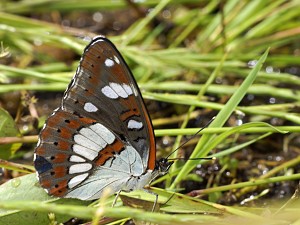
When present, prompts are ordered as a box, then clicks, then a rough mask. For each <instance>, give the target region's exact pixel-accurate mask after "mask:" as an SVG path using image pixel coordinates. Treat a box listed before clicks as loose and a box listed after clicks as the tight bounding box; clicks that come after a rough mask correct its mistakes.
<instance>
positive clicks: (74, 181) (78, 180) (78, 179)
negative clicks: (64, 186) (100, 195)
mask: <svg viewBox="0 0 300 225" xmlns="http://www.w3.org/2000/svg"><path fill="white" fill-rule="evenodd" d="M88 175H89V174H88V173H84V174H80V175H78V176H75V177H73V178H72V179H71V180H70V181H69V183H68V187H69V188H73V187H75V186H76V185H77V184H80V183H81V182H82V181H83V180H84V179H85V178H87V176H88Z"/></svg>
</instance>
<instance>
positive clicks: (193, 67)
mask: <svg viewBox="0 0 300 225" xmlns="http://www.w3.org/2000/svg"><path fill="white" fill-rule="evenodd" d="M138 6H139V7H141V8H142V9H144V8H149V7H151V8H152V10H151V11H150V12H149V13H148V14H147V15H146V16H145V17H139V18H138V19H132V20H130V25H129V27H127V28H123V30H122V32H119V33H120V34H118V35H108V38H109V39H111V40H112V41H113V42H114V43H115V45H116V46H117V47H118V49H119V50H120V52H121V53H122V55H123V56H124V57H125V59H126V61H127V62H128V64H129V66H130V68H131V70H132V72H133V74H134V76H135V78H136V79H137V81H138V85H139V87H140V88H141V91H142V94H143V97H144V99H146V100H147V103H149V105H150V106H151V107H149V109H150V114H151V116H152V118H153V124H154V128H155V135H156V137H157V139H158V143H159V145H158V146H159V147H158V152H157V155H158V156H159V157H161V156H164V155H166V154H167V153H168V152H171V150H172V149H176V148H177V147H178V146H179V145H180V143H182V141H183V140H184V138H186V135H192V134H194V133H196V132H197V131H198V130H199V126H204V125H205V121H208V120H209V119H210V118H211V117H212V116H213V115H215V116H216V119H215V120H214V121H213V122H212V124H210V126H209V127H208V128H206V129H204V130H203V131H202V132H201V134H202V136H200V137H199V138H198V137H197V138H195V139H193V140H191V142H189V143H188V144H187V145H186V146H184V147H183V149H184V150H186V151H188V150H189V151H191V149H192V151H191V152H192V153H191V155H190V157H191V158H199V157H206V156H210V157H216V158H217V162H218V163H216V162H214V161H207V160H201V161H200V160H188V161H186V162H184V163H182V162H181V161H178V162H176V163H175V164H174V165H173V166H172V167H171V170H170V172H169V174H168V175H166V176H163V177H160V178H158V179H157V180H156V181H154V182H153V185H160V187H164V189H154V191H155V192H157V193H159V196H160V199H159V202H160V203H161V205H160V211H159V212H155V213H151V212H145V211H144V209H145V207H140V208H139V209H134V208H133V207H130V208H129V207H124V206H120V205H121V201H119V202H118V206H117V207H114V208H111V207H110V203H111V202H112V198H104V199H102V200H100V203H99V202H98V203H99V204H98V205H96V206H95V205H90V206H89V207H88V206H87V205H88V204H89V203H82V202H80V203H77V202H69V201H68V200H64V199H61V200H57V199H52V198H50V197H48V196H47V195H46V194H45V193H44V191H43V190H40V188H39V187H38V185H37V184H36V180H35V178H34V176H33V175H27V176H23V177H21V178H20V179H22V180H21V181H22V182H21V184H20V185H17V187H14V185H16V184H18V182H19V180H18V179H19V178H15V179H12V180H10V181H9V182H10V183H5V184H3V185H1V186H0V199H1V202H0V208H1V209H3V211H1V213H0V224H1V221H5V222H11V224H18V221H22V219H23V218H29V219H28V220H27V221H30V222H27V223H28V224H29V223H31V224H32V225H33V224H35V223H34V222H36V223H37V224H42V222H41V221H43V223H45V222H46V221H49V220H50V221H51V222H52V224H55V222H56V221H59V222H62V221H64V220H66V218H71V217H72V216H77V217H80V218H82V219H87V220H89V221H93V223H94V224H97V221H98V220H100V218H102V216H106V217H112V218H115V219H118V221H119V220H120V223H121V221H125V220H127V219H128V218H133V219H135V220H138V221H148V222H152V223H158V224H184V223H195V222H197V223H198V224H207V223H210V224H228V223H231V224H235V223H240V221H247V222H248V223H249V224H250V222H249V220H250V221H252V222H257V223H260V224H298V223H299V221H300V218H299V216H298V215H297V213H295V211H296V210H299V205H297V204H295V203H294V201H295V198H296V197H295V196H292V193H293V192H294V190H296V185H295V184H296V182H294V180H296V181H297V180H299V176H300V175H299V169H298V167H299V163H300V159H299V157H297V156H294V155H293V156H292V154H295V152H299V150H297V149H299V146H298V145H297V139H298V138H299V137H298V136H299V135H298V133H299V132H300V126H299V124H300V113H299V102H300V93H299V85H300V78H299V62H300V57H299V54H298V53H297V51H298V50H297V49H299V41H300V29H299V27H300V21H299V11H300V3H299V1H297V0H290V1H282V0H272V1H271V0H266V1H261V0H253V1H240V0H227V1H217V0H213V1H195V0H180V1H171V0H163V1H158V0H148V1H144V2H142V3H138ZM99 9H101V10H104V11H109V12H110V13H115V12H116V11H117V10H123V9H131V10H133V9H132V8H131V7H130V6H128V5H127V4H126V1H121V0H119V1H110V0H102V1H97V0H88V1H77V0H76V1H75V0H69V1H46V0H40V1H33V2H30V1H24V0H23V1H17V2H16V1H9V0H6V1H4V2H1V3H0V10H1V11H0V41H1V43H2V45H0V46H3V47H2V49H0V50H1V52H0V62H1V63H0V95H1V96H0V97H1V98H0V104H1V105H3V107H4V108H5V107H6V106H7V105H6V99H7V96H10V95H11V94H13V93H19V92H21V91H24V90H26V91H30V92H29V93H30V94H31V95H32V96H34V95H35V94H36V93H37V92H38V93H42V92H44V93H46V92H47V93H51V92H63V91H64V90H65V89H66V87H67V85H68V83H69V81H70V79H71V77H72V76H73V74H74V73H75V70H76V67H77V65H78V59H79V56H80V55H81V54H82V51H83V49H84V47H85V46H86V44H87V42H86V41H83V40H81V39H79V38H77V36H89V37H93V36H95V35H96V34H95V33H92V32H90V31H88V28H85V29H80V28H64V27H61V26H60V25H58V24H54V23H50V22H45V21H42V20H40V19H32V18H33V17H35V18H42V17H43V15H48V16H49V17H50V19H54V18H55V19H57V20H58V21H59V18H61V17H60V16H62V17H63V18H72V15H76V16H77V17H79V16H82V15H83V14H82V13H84V12H86V13H87V14H88V18H90V17H91V16H92V15H93V13H94V12H97V11H99ZM118 13H120V14H122V11H118ZM118 13H115V14H113V15H114V16H116V15H118ZM33 15H34V16H33ZM76 16H75V17H76ZM114 16H111V17H109V19H111V20H117V19H118V18H119V17H118V16H116V18H115V17H114ZM77 17H76V18H77ZM84 18H86V17H84ZM121 18H122V17H121ZM112 22H114V21H112ZM119 22H120V23H121V24H123V23H124V24H126V22H127V21H119ZM124 26H125V25H124ZM108 29H109V27H106V31H109V30H108ZM56 52H58V54H57V53H56ZM68 55H71V56H70V57H63V56H68ZM251 62H252V63H253V62H255V63H254V64H253V65H254V66H253V65H252V64H251ZM250 64H251V65H252V66H251V65H250ZM293 71H296V72H295V73H298V74H297V75H295V74H292V72H293ZM297 71H298V72H297ZM245 96H248V97H249V96H252V98H249V99H250V100H249V99H248V97H245ZM8 99H9V98H8ZM251 99H252V100H251ZM53 100H54V99H53ZM39 101H42V100H39ZM47 101H50V100H47ZM271 101H275V102H271ZM153 102H160V103H162V105H163V104H165V105H167V109H166V110H165V111H164V109H162V110H160V109H159V108H158V109H157V106H158V105H159V104H154V106H153V105H152V104H153ZM38 103H39V102H38ZM48 103H49V102H48ZM17 106H18V107H17V109H15V111H13V112H12V111H10V112H12V114H13V115H16V116H15V118H14V119H15V124H13V123H10V124H9V125H7V126H9V127H10V129H13V128H14V126H15V125H19V126H18V127H19V132H20V133H21V134H22V135H23V136H22V137H19V136H18V135H16V136H15V137H7V136H8V135H6V134H5V132H4V130H5V128H3V127H4V126H3V125H2V129H1V130H0V137H6V138H5V139H4V138H0V143H1V144H5V151H6V153H5V155H12V157H3V159H1V161H0V166H1V167H4V168H6V169H8V170H9V171H14V172H15V173H17V171H19V172H23V173H27V172H30V171H31V169H32V168H31V167H30V166H29V167H28V165H30V164H31V162H28V161H27V162H24V163H23V162H21V163H19V164H16V163H15V160H16V159H21V158H24V157H25V158H26V154H25V152H27V153H28V152H29V153H32V152H33V149H34V145H35V143H36V141H37V134H38V132H37V130H35V129H34V126H33V125H32V124H31V125H32V126H29V129H22V128H23V127H24V126H23V125H24V122H22V121H23V120H22V119H23V118H24V117H25V116H30V117H31V118H32V117H34V116H33V115H32V107H33V108H35V107H36V106H38V104H36V103H35V102H34V100H27V101H25V100H22V104H18V105H17ZM56 107H57V106H56ZM56 107H53V109H54V108H56ZM153 107H154V108H155V107H156V108H155V109H153ZM7 109H8V108H7ZM46 116H47V115H39V118H38V119H39V124H40V126H41V125H42V124H43V122H44V120H45V118H46ZM204 117H206V118H205V119H203V118H204ZM207 117H209V118H207ZM199 118H201V123H199V122H197V121H198V120H199ZM239 120H241V121H243V124H242V125H240V126H237V123H236V122H237V121H239ZM245 121H246V122H245ZM199 124H201V125H199ZM14 129H15V128H14ZM275 135H276V138H278V140H279V139H280V140H282V143H281V142H277V141H276V138H274V136H275ZM161 137H162V138H166V140H169V141H168V142H169V144H168V145H163V144H161V141H160V140H161V139H160V138H161ZM173 137H174V138H173ZM272 137H273V138H272ZM298 141H299V140H298ZM18 143H24V145H23V146H22V147H21V148H20V149H19V150H18V151H17V152H15V150H16V146H19V144H18ZM266 143H267V144H266ZM18 148H19V147H18ZM249 149H251V151H254V152H256V154H257V155H259V156H260V157H261V158H259V160H260V161H265V162H266V167H267V168H268V170H267V171H266V172H265V173H262V171H261V170H260V168H258V171H259V172H257V173H256V175H257V176H253V177H250V176H249V177H247V180H242V179H241V177H240V175H239V172H240V170H238V167H239V166H240V165H241V164H243V163H245V161H244V160H239V159H238V157H237V156H238V155H239V154H243V152H244V151H248V150H249ZM0 150H2V148H1V146H0ZM7 151H9V152H7ZM260 151H262V152H260ZM266 152H267V153H266ZM176 154H177V156H178V157H181V156H182V155H183V154H184V152H183V150H181V149H180V150H179V151H178V152H176ZM260 154H262V155H260ZM263 154H265V155H263ZM276 154H277V155H279V156H280V157H282V160H281V161H277V162H275V160H274V162H273V161H272V160H270V161H272V163H274V165H271V166H269V164H268V163H271V162H269V161H268V158H267V156H269V155H270V156H273V155H276ZM172 157H176V156H175V155H174V156H172ZM251 160H252V161H251V162H249V165H248V166H249V168H248V169H245V170H244V171H246V172H249V173H250V172H251V174H252V171H253V170H254V169H255V168H254V166H253V165H251V163H253V162H257V163H258V161H259V160H257V159H255V158H254V159H253V158H251ZM215 163H216V164H218V165H219V170H218V172H217V173H213V175H211V176H210V179H206V181H207V184H203V185H204V186H203V185H202V186H201V187H199V189H197V190H193V191H192V192H191V193H190V195H192V194H193V195H197V196H198V195H199V196H200V197H204V198H206V199H208V200H209V201H204V200H200V199H198V198H192V197H188V196H186V195H182V194H179V191H180V190H182V189H181V188H182V187H184V185H183V183H182V182H183V181H194V182H198V184H200V181H201V179H202V177H201V176H199V175H197V174H196V173H194V171H195V168H197V166H198V165H199V164H202V166H208V167H209V165H214V164H215ZM22 165H24V167H23V166H22ZM259 165H261V164H259ZM196 170H197V169H196ZM226 172H230V174H233V175H236V176H233V177H230V181H229V182H228V183H226V182H224V179H225V180H226V179H228V178H227V176H226ZM253 174H255V173H253ZM283 182H286V183H283ZM287 183H288V184H289V187H290V189H289V190H291V192H292V193H290V194H289V195H288V194H287V195H285V197H286V198H287V199H285V201H284V202H282V201H279V200H277V201H274V202H275V203H274V202H269V200H270V198H268V197H270V195H269V194H268V193H272V191H274V190H275V189H276V188H278V186H276V185H280V184H287ZM23 185H24V186H23ZM26 186H27V187H31V189H32V190H31V191H30V190H26ZM204 187H205V188H204ZM35 188H36V189H35ZM182 191H183V192H184V190H182ZM174 192H176V194H175V195H174V197H172V198H171V200H170V201H169V202H168V203H167V204H165V205H164V204H163V203H164V202H166V201H167V200H168V199H169V197H170V196H171V195H173V194H172V193H174ZM1 193H2V195H1ZM5 193H9V195H7V194H5ZM26 193H27V195H28V196H26ZM124 195H125V194H124ZM231 195H234V196H235V197H237V198H238V200H236V201H235V202H234V203H235V205H233V206H226V203H224V204H223V205H219V204H217V203H216V202H218V201H220V199H224V198H225V196H231ZM136 196H140V198H141V199H142V200H148V201H151V202H153V199H154V198H153V196H151V195H150V196H147V195H144V194H135V192H134V193H132V194H131V193H130V194H129V199H136ZM249 196H250V197H249ZM251 196H252V197H251ZM271 197H272V196H271ZM251 198H252V199H251ZM2 200H3V201H2ZM134 201H137V200H134ZM265 201H266V202H267V206H268V209H269V210H270V212H269V214H268V215H270V216H261V215H266V212H265V210H264V209H263V208H260V207H258V206H260V204H261V203H262V202H265ZM49 202H50V203H49ZM241 202H248V203H249V204H248V205H247V206H248V207H244V208H240V207H238V206H239V204H238V203H241ZM251 203H252V206H251ZM141 204H142V203H140V202H139V203H138V204H135V205H141ZM13 209H15V210H18V211H11V210H13ZM6 210H10V211H6ZM32 212H36V213H37V215H38V216H37V217H36V218H35V217H34V216H33V214H32ZM48 212H53V213H55V216H53V215H51V216H50V219H49V218H48V217H49V216H48V214H47V213H48ZM161 212H164V213H161ZM174 213H175V215H173V214H174ZM195 214H196V215H195ZM206 214H209V215H206ZM232 216H233V217H232ZM224 218H225V219H224ZM24 221H25V220H24ZM24 221H23V222H24ZM25 224H26V223H25Z"/></svg>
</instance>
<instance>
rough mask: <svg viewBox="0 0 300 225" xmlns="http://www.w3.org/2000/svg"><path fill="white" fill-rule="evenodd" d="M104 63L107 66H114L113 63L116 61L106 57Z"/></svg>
mask: <svg viewBox="0 0 300 225" xmlns="http://www.w3.org/2000/svg"><path fill="white" fill-rule="evenodd" d="M104 63H105V66H107V67H112V66H113V65H115V62H114V61H113V60H111V59H106V60H105V62H104Z"/></svg>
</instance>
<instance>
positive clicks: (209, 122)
mask: <svg viewBox="0 0 300 225" xmlns="http://www.w3.org/2000/svg"><path fill="white" fill-rule="evenodd" d="M215 118H216V117H215V116H214V117H213V118H211V119H210V121H208V123H207V124H205V126H204V127H202V128H200V129H199V130H198V131H197V132H196V133H195V134H193V135H192V136H191V137H190V138H188V139H187V140H186V141H185V142H183V143H182V144H181V145H179V147H178V148H176V149H175V150H174V151H172V152H171V153H170V154H169V155H168V156H167V157H166V159H168V158H169V157H170V156H171V155H172V154H173V153H174V152H176V151H178V149H180V148H181V147H182V146H184V145H185V144H187V143H188V142H189V141H190V140H192V139H193V138H194V137H196V136H197V134H199V133H200V132H201V131H202V130H204V129H205V128H207V127H208V126H209V125H210V124H211V123H212V121H214V119H215ZM176 159H177V158H176Z"/></svg>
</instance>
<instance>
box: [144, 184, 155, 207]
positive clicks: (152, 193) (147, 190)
mask: <svg viewBox="0 0 300 225" xmlns="http://www.w3.org/2000/svg"><path fill="white" fill-rule="evenodd" d="M143 190H144V191H145V192H147V193H149V194H151V195H154V196H155V201H154V203H153V206H152V210H151V212H154V210H155V207H156V205H157V202H158V194H156V193H154V192H152V191H150V190H149V189H146V188H144V189H143Z"/></svg>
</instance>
